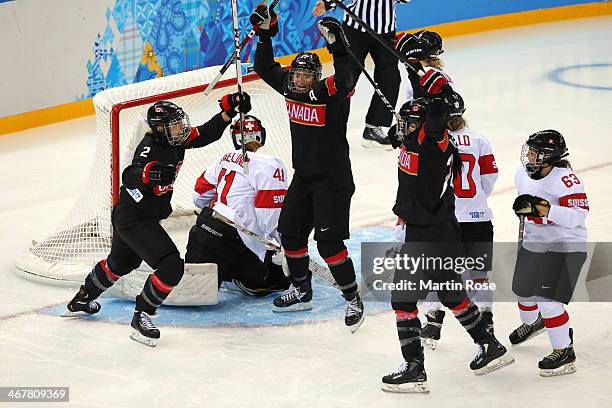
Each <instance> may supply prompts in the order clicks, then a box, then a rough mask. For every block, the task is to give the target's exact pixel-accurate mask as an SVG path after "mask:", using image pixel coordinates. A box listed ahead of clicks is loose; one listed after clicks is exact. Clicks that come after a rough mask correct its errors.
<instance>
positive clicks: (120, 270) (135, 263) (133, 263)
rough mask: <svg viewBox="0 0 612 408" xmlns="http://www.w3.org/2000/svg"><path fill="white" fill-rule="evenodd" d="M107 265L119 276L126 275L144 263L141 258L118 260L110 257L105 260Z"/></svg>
mask: <svg viewBox="0 0 612 408" xmlns="http://www.w3.org/2000/svg"><path fill="white" fill-rule="evenodd" d="M105 263H106V266H107V267H108V268H109V269H110V270H112V272H113V273H114V274H116V275H118V276H124V275H127V274H128V273H130V272H132V271H133V270H134V269H136V268H138V267H139V266H140V264H141V263H142V260H141V259H136V258H134V259H129V260H128V259H123V260H117V259H115V258H112V257H110V256H109V257H108V258H106V260H105Z"/></svg>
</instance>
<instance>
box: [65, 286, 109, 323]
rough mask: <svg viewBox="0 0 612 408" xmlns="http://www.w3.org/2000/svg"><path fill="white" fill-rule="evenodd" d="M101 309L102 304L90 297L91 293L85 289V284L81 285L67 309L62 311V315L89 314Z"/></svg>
mask: <svg viewBox="0 0 612 408" xmlns="http://www.w3.org/2000/svg"><path fill="white" fill-rule="evenodd" d="M100 309H101V307H100V304H99V303H98V302H96V301H95V300H93V299H90V298H89V294H88V293H87V291H86V290H85V286H81V288H80V289H79V291H78V292H77V294H76V295H75V296H74V298H72V300H71V301H70V303H68V304H67V305H66V311H65V312H64V313H62V314H61V316H62V317H76V316H87V315H92V314H96V313H98V312H99V311H100Z"/></svg>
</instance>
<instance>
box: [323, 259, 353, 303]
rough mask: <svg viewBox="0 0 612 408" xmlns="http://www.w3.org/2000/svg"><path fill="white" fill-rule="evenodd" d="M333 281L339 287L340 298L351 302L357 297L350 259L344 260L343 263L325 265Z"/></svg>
mask: <svg viewBox="0 0 612 408" xmlns="http://www.w3.org/2000/svg"><path fill="white" fill-rule="evenodd" d="M327 266H328V267H329V271H330V272H331V274H332V276H333V277H334V280H335V281H336V283H337V284H338V286H340V290H341V291H342V296H343V297H344V298H345V299H346V300H352V299H354V298H355V295H357V281H356V280H355V279H356V278H355V268H354V267H353V261H352V260H351V258H346V260H345V261H344V262H342V263H341V264H336V265H329V264H328V265H327Z"/></svg>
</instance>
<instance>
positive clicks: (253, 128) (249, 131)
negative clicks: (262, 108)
mask: <svg viewBox="0 0 612 408" xmlns="http://www.w3.org/2000/svg"><path fill="white" fill-rule="evenodd" d="M230 129H231V132H232V142H234V147H235V148H236V150H238V149H241V148H242V134H241V130H242V122H241V121H240V119H237V120H236V121H235V122H234V123H233V124H232V126H231V128H230ZM249 142H259V144H260V145H261V146H263V145H265V144H266V128H265V127H263V125H262V124H261V121H260V120H259V119H258V118H256V117H255V116H253V115H244V143H245V144H247V143H249Z"/></svg>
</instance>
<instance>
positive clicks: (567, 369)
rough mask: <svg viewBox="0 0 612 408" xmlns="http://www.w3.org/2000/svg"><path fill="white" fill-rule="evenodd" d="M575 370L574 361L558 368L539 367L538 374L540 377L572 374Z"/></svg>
mask: <svg viewBox="0 0 612 408" xmlns="http://www.w3.org/2000/svg"><path fill="white" fill-rule="evenodd" d="M575 372H576V364H575V363H574V362H571V363H568V364H565V365H563V366H561V367H559V368H554V369H552V370H544V369H540V375H541V376H542V377H557V376H559V375H567V374H573V373H575Z"/></svg>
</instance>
